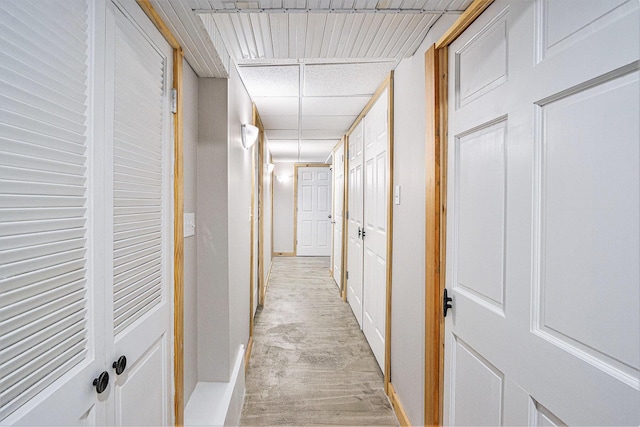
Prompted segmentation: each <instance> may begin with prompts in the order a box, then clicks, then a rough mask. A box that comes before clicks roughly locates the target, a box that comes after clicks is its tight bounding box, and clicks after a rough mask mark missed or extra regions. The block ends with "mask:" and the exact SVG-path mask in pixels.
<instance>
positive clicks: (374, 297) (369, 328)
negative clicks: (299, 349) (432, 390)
mask: <svg viewBox="0 0 640 427" xmlns="http://www.w3.org/2000/svg"><path fill="white" fill-rule="evenodd" d="M387 104H388V101H387V91H386V90H385V91H384V92H382V94H381V95H380V98H378V100H377V101H376V103H375V104H374V106H373V107H372V108H371V110H369V112H368V113H367V115H366V116H365V118H364V215H363V231H362V242H363V245H364V252H363V253H364V259H363V277H362V282H363V318H362V331H363V332H364V335H365V337H366V338H367V341H369V345H370V346H371V350H373V354H374V355H375V357H376V360H377V361H378V364H379V365H380V368H381V369H383V370H384V357H385V345H384V342H385V325H386V305H387V207H388V199H387V197H388V195H387V194H388V171H387V163H388V161H387V147H388V131H387V123H388V116H387V111H388V108H387Z"/></svg>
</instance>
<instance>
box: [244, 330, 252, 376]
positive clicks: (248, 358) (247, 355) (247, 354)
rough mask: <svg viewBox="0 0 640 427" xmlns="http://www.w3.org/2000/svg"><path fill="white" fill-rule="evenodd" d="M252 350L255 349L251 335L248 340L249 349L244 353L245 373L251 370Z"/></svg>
mask: <svg viewBox="0 0 640 427" xmlns="http://www.w3.org/2000/svg"><path fill="white" fill-rule="evenodd" d="M251 350H253V337H249V341H248V342H247V351H246V352H245V353H244V374H245V376H246V375H247V372H248V371H249V362H250V361H251Z"/></svg>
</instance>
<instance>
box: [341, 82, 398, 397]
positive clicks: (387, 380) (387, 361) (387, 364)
mask: <svg viewBox="0 0 640 427" xmlns="http://www.w3.org/2000/svg"><path fill="white" fill-rule="evenodd" d="M393 76H394V72H393V71H391V72H390V73H389V74H388V75H387V77H386V78H385V80H384V81H383V82H382V84H381V85H380V86H379V87H378V89H377V90H376V92H375V93H374V94H373V96H372V97H371V99H370V100H369V102H367V105H365V107H364V108H363V109H362V111H361V112H360V114H359V115H358V117H357V118H356V120H355V121H354V122H353V124H352V125H351V127H350V128H349V130H348V131H347V134H346V135H345V140H344V142H345V157H344V170H345V172H344V174H345V175H344V187H345V190H344V194H345V196H344V209H345V212H346V211H347V206H348V202H349V194H348V193H349V192H348V188H349V185H348V184H349V156H348V154H349V152H348V147H349V136H350V135H351V134H352V133H353V131H354V130H355V128H356V126H358V124H360V122H361V121H362V120H363V119H364V116H366V115H367V113H368V112H369V111H370V110H371V108H372V107H373V105H374V104H375V103H376V101H377V100H378V99H379V98H380V96H382V93H383V92H384V91H385V90H387V108H388V110H387V165H386V166H387V173H386V178H387V251H386V256H387V266H386V267H387V268H386V304H385V337H384V347H385V349H384V369H383V372H382V373H383V375H384V391H385V393H386V394H387V396H389V395H390V387H389V386H390V385H391V279H392V273H393V269H392V264H393V197H392V195H393V176H394V160H393V137H394V135H393V134H394V127H393V126H394V124H393V116H394V108H393V100H394V97H393ZM347 233H348V221H347V218H346V215H345V217H344V228H343V232H342V239H343V242H344V246H343V253H342V257H343V261H344V264H343V283H344V289H343V295H342V298H343V300H344V301H346V300H347V288H346V283H347V280H346V259H347V256H348V254H347V240H348V236H347Z"/></svg>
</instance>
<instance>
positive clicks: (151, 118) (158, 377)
mask: <svg viewBox="0 0 640 427" xmlns="http://www.w3.org/2000/svg"><path fill="white" fill-rule="evenodd" d="M110 5H112V4H111V3H110ZM111 25H113V26H114V31H112V32H108V34H112V36H113V37H112V38H109V39H108V40H107V54H108V57H109V56H110V55H111V52H113V57H114V58H115V61H114V62H113V65H114V68H113V81H114V91H113V105H114V110H113V111H114V115H113V121H112V123H113V125H112V126H109V128H110V129H109V130H108V131H107V133H109V131H110V130H111V129H112V132H113V133H112V135H109V136H110V137H112V138H113V145H112V152H111V153H110V156H109V157H111V158H112V159H113V164H112V167H113V171H112V172H113V175H112V176H113V180H112V184H113V188H112V189H111V190H112V194H113V211H112V212H113V217H112V221H108V222H107V223H110V224H112V227H111V228H108V229H109V231H110V234H111V235H112V236H113V247H112V251H113V265H112V271H113V283H112V289H113V311H112V312H113V317H112V320H113V322H112V324H111V330H112V335H111V336H112V337H113V341H112V346H110V347H109V348H107V352H108V354H110V355H111V356H112V359H113V361H114V362H115V361H117V360H118V359H120V358H121V357H122V356H124V357H126V360H127V362H126V369H125V370H124V372H122V373H121V374H118V372H117V371H114V372H113V373H114V375H113V380H114V387H113V412H110V413H109V414H110V415H111V414H113V417H114V418H113V419H110V420H109V422H108V424H113V425H168V424H171V423H172V406H173V405H172V404H171V400H172V393H171V390H172V387H171V383H172V377H173V376H172V374H171V373H172V366H173V364H172V363H171V361H172V360H173V356H172V350H171V349H172V341H173V339H172V334H171V330H172V324H173V316H172V301H173V296H172V295H173V293H172V289H173V287H172V286H171V284H172V283H173V280H172V279H173V269H172V265H173V250H172V247H173V219H172V218H173V209H172V206H173V197H172V188H173V185H172V182H173V180H172V176H171V175H172V174H171V171H172V163H173V162H172V160H173V156H172V153H173V143H172V132H171V129H172V127H171V124H172V121H171V112H170V99H171V98H170V92H171V85H172V81H173V79H172V60H171V58H172V49H171V48H170V46H169V45H168V44H167V42H166V41H165V40H164V39H163V38H162V36H161V35H160V33H159V32H158V31H157V30H156V29H155V27H154V26H153V24H152V23H151V22H150V21H149V19H148V18H147V17H146V15H145V14H144V13H143V12H142V10H141V9H140V8H139V7H135V8H133V7H132V8H129V9H128V10H125V9H124V8H121V7H120V6H118V5H112V7H109V8H108V13H107V27H108V28H109V27H110V26H111ZM136 99H137V100H144V102H143V103H141V102H135V101H133V100H136ZM141 408H144V410H141Z"/></svg>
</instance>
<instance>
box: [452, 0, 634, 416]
mask: <svg viewBox="0 0 640 427" xmlns="http://www.w3.org/2000/svg"><path fill="white" fill-rule="evenodd" d="M639 10H640V5H639V4H638V2H637V1H635V0H634V1H621V0H619V1H615V0H614V1H597V2H596V1H594V2H565V1H551V0H539V1H502V0H498V1H496V2H494V3H493V4H492V5H491V6H490V7H489V8H488V9H487V10H486V11H485V12H484V13H483V14H482V15H481V16H480V17H479V18H478V20H477V21H475V22H474V23H473V24H472V25H471V26H470V27H469V28H468V29H467V30H466V31H465V32H464V33H463V34H462V35H461V36H460V37H459V38H458V39H457V40H456V41H455V42H454V43H453V44H452V45H451V46H450V50H449V61H450V62H449V72H450V74H449V76H450V77H449V78H450V80H449V140H448V159H449V163H448V177H447V181H448V191H447V199H448V210H447V224H448V230H447V276H446V277H447V288H448V291H449V294H450V296H452V298H453V301H452V305H453V309H452V310H451V311H449V313H448V314H447V316H446V323H445V335H446V339H445V342H446V345H445V384H444V396H445V398H444V404H445V406H444V424H445V425H450V424H455V425H523V424H529V425H638V424H639V423H640V406H639V405H638V402H640V392H639V389H640V306H639V304H640V287H639V286H638V283H640V277H639V270H638V259H640V230H639V221H638V218H640V211H639V208H640V187H639V186H640V172H639V171H640V165H639V161H640V160H639V159H640V149H639V148H640V145H639V144H638V141H639V140H640V134H639V127H638V117H640V108H639V103H640V85H639V72H638V59H639V53H640V26H638V22H640V14H639Z"/></svg>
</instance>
